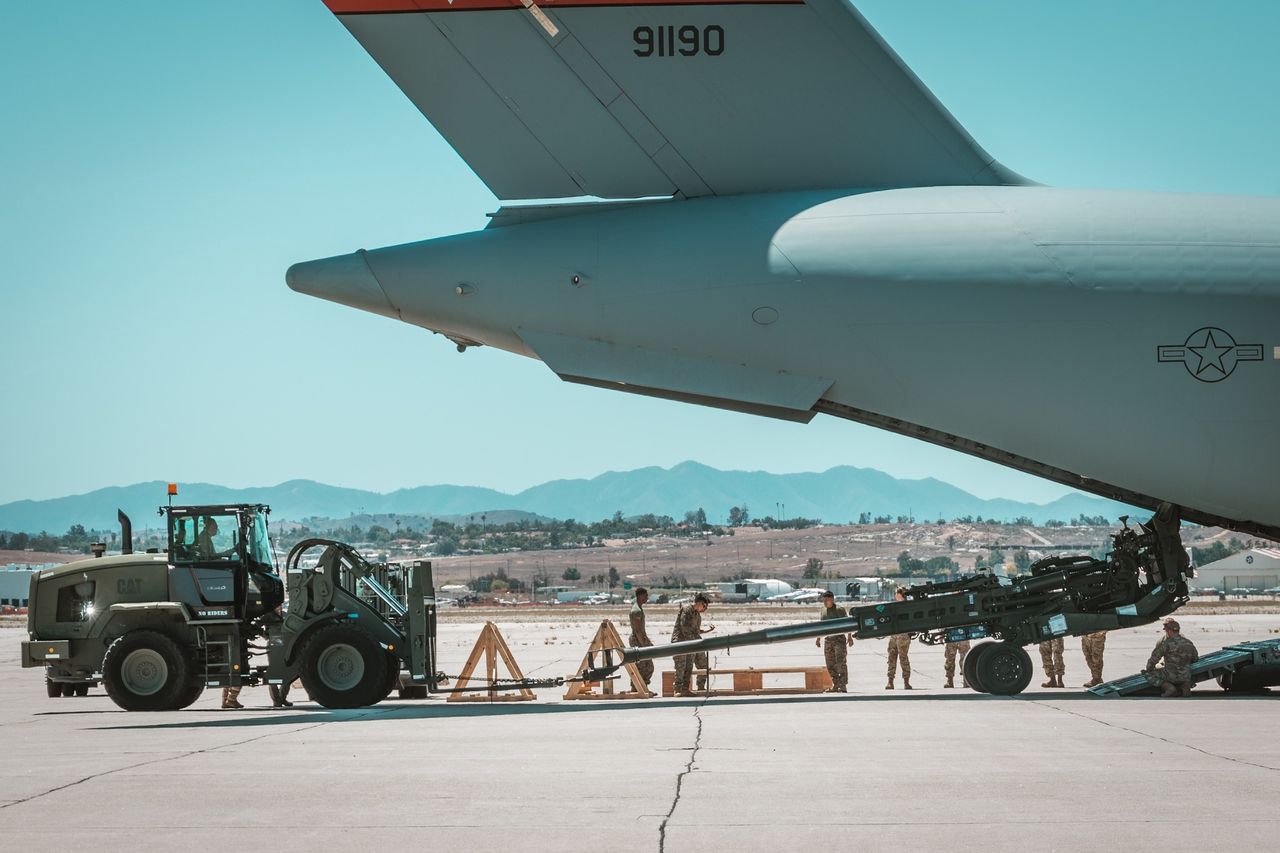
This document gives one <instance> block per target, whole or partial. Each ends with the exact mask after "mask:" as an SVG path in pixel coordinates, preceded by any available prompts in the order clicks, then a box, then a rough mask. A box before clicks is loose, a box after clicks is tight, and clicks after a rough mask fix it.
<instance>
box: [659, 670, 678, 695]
mask: <svg viewBox="0 0 1280 853" xmlns="http://www.w3.org/2000/svg"><path fill="white" fill-rule="evenodd" d="M662 695H663V696H674V695H676V674H675V671H674V670H670V669H669V670H667V671H666V672H664V673H662Z"/></svg>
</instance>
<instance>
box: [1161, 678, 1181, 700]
mask: <svg viewBox="0 0 1280 853" xmlns="http://www.w3.org/2000/svg"><path fill="white" fill-rule="evenodd" d="M1178 692H1179V691H1178V685H1176V684H1174V683H1173V682H1171V681H1166V682H1165V683H1164V686H1163V687H1161V688H1160V698H1162V699H1168V698H1169V697H1171V696H1177V695H1178Z"/></svg>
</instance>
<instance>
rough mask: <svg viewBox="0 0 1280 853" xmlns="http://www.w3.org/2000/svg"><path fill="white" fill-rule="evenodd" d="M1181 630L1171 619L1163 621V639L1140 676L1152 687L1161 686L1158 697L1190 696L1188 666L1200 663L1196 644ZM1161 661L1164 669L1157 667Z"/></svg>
mask: <svg viewBox="0 0 1280 853" xmlns="http://www.w3.org/2000/svg"><path fill="white" fill-rule="evenodd" d="M1181 631H1182V627H1181V626H1180V625H1179V624H1178V623H1177V622H1175V621H1174V620H1172V619H1166V620H1164V639H1162V640H1161V641H1160V642H1158V643H1156V647H1155V650H1154V651H1152V652H1151V658H1150V659H1149V660H1148V661H1147V666H1146V669H1144V670H1142V673H1143V675H1145V676H1146V677H1147V680H1148V681H1150V682H1151V683H1152V684H1154V685H1157V686H1160V687H1161V691H1160V695H1161V696H1166V697H1167V696H1178V695H1182V696H1190V695H1191V685H1192V684H1193V683H1194V682H1193V679H1192V678H1191V664H1193V663H1195V662H1196V661H1197V660H1199V659H1200V653H1199V652H1197V651H1196V647H1195V644H1194V643H1192V642H1191V641H1190V640H1188V639H1187V638H1186V637H1184V636H1182V633H1181ZM1161 658H1163V659H1164V666H1162V667H1160V668H1159V669H1157V668H1156V664H1157V663H1159V662H1160V659H1161Z"/></svg>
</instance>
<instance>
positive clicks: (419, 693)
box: [404, 684, 431, 699]
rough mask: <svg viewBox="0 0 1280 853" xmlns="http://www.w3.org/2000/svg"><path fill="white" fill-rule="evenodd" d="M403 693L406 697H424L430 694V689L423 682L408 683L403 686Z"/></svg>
mask: <svg viewBox="0 0 1280 853" xmlns="http://www.w3.org/2000/svg"><path fill="white" fill-rule="evenodd" d="M404 694H405V696H404V698H406V699H426V698H427V697H428V696H430V695H431V691H430V690H428V689H427V685H425V684H410V685H409V686H408V687H406V688H404Z"/></svg>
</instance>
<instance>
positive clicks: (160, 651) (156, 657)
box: [102, 631, 190, 711]
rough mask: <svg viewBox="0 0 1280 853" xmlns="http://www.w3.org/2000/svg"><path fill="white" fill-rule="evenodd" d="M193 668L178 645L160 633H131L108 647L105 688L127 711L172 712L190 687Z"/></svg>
mask: <svg viewBox="0 0 1280 853" xmlns="http://www.w3.org/2000/svg"><path fill="white" fill-rule="evenodd" d="M189 669H190V665H189V663H188V661H187V656H186V655H184V654H183V653H182V650H181V649H180V648H178V644H177V643H175V642H174V641H173V640H171V639H170V638H169V637H167V636H165V635H164V634H161V633H160V632H158V631H130V632H129V633H128V634H125V635H124V636H123V637H120V638H118V639H117V640H115V641H114V642H113V643H112V644H111V645H110V646H108V647H107V653H106V655H104V656H103V658H102V686H103V687H105V688H106V690H107V695H108V696H110V697H111V701H112V702H115V703H116V704H117V705H119V706H120V707H121V708H124V709H125V710H126V711H173V710H176V709H178V708H179V707H182V706H181V705H180V704H179V703H180V702H181V701H182V699H183V697H184V690H185V689H186V688H187V678H188V673H189Z"/></svg>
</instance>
